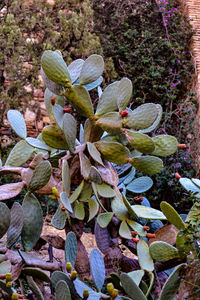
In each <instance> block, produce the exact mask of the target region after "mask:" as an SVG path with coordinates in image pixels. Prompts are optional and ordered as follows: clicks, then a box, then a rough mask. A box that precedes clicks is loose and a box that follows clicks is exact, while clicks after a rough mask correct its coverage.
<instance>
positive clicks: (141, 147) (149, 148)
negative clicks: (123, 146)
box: [123, 129, 155, 154]
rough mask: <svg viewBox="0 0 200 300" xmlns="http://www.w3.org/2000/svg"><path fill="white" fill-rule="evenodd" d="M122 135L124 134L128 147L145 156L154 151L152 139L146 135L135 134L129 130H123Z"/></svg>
mask: <svg viewBox="0 0 200 300" xmlns="http://www.w3.org/2000/svg"><path fill="white" fill-rule="evenodd" d="M123 133H124V134H125V136H126V138H127V140H128V142H129V144H130V146H131V147H133V148H134V149H136V150H138V151H140V152H142V153H145V154H147V153H151V152H153V151H154V149H155V145H154V142H153V139H152V138H150V137H149V136H148V135H146V134H144V133H141V132H135V131H133V130H129V129H123Z"/></svg>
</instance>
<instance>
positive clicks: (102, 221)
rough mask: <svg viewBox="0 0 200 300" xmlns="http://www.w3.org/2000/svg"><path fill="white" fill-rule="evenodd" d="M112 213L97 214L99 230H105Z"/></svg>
mask: <svg viewBox="0 0 200 300" xmlns="http://www.w3.org/2000/svg"><path fill="white" fill-rule="evenodd" d="M112 217H113V213H112V212H106V213H102V214H99V215H98V217H97V223H98V224H99V226H100V227H101V228H106V227H107V226H108V224H109V223H110V221H111V220H112Z"/></svg>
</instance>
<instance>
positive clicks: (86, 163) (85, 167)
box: [79, 151, 92, 180]
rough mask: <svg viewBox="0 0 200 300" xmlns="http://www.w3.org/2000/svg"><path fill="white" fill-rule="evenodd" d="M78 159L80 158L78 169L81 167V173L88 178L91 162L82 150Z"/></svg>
mask: <svg viewBox="0 0 200 300" xmlns="http://www.w3.org/2000/svg"><path fill="white" fill-rule="evenodd" d="M79 159H80V169H81V175H82V176H83V178H84V179H86V180H88V178H89V175H90V169H91V166H92V165H91V162H90V160H89V158H88V157H87V156H86V155H85V154H84V153H83V152H82V151H80V152H79Z"/></svg>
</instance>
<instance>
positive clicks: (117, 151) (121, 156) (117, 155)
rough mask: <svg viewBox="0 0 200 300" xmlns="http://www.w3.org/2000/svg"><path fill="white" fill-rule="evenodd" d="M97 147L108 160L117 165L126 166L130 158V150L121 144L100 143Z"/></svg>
mask: <svg viewBox="0 0 200 300" xmlns="http://www.w3.org/2000/svg"><path fill="white" fill-rule="evenodd" d="M95 146H96V147H97V149H98V150H99V152H101V154H102V155H103V157H104V158H105V159H106V160H108V161H110V162H114V163H116V164H125V163H127V162H128V159H129V157H130V152H129V150H128V148H126V147H124V146H123V145H121V144H120V143H116V142H103V141H102V142H101V141H99V142H97V143H95Z"/></svg>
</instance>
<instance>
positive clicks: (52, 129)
mask: <svg viewBox="0 0 200 300" xmlns="http://www.w3.org/2000/svg"><path fill="white" fill-rule="evenodd" d="M42 139H43V140H44V142H45V143H46V144H47V145H48V146H50V147H52V148H55V149H60V150H68V144H67V142H66V140H65V136H64V134H63V133H62V132H61V131H60V130H59V129H58V128H57V127H56V126H55V125H48V126H46V127H44V128H43V130H42Z"/></svg>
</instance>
